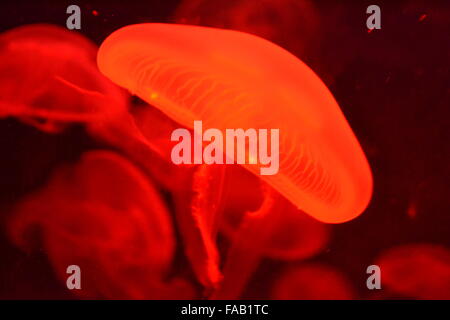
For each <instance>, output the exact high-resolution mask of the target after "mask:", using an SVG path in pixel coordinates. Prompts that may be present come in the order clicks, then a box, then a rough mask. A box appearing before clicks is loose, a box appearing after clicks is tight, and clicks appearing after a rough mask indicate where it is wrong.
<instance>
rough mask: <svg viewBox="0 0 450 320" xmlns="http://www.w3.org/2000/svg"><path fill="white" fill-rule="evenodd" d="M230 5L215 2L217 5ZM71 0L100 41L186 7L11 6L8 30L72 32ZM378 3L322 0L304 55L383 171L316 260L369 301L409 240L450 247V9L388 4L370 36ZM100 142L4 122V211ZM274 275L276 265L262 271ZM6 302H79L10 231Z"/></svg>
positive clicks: (3, 254)
mask: <svg viewBox="0 0 450 320" xmlns="http://www.w3.org/2000/svg"><path fill="white" fill-rule="evenodd" d="M224 1H225V0H224ZM224 1H215V2H217V10H220V8H221V3H223V2H224ZM257 2H258V1H255V7H257V6H258V4H257ZM71 4H77V5H79V6H80V7H81V11H82V18H81V19H82V22H81V31H80V32H81V33H83V34H84V35H86V36H88V37H89V38H90V39H92V40H93V41H95V42H96V43H97V44H100V42H101V41H102V40H103V39H104V38H106V36H107V35H108V34H110V33H111V32H112V31H114V30H116V29H118V28H120V27H122V26H125V25H128V24H134V23H141V22H167V21H171V18H170V17H171V16H172V14H173V12H174V10H175V8H176V7H177V5H178V1H175V0H169V1H150V0H149V1H136V0H128V1H40V2H31V1H29V2H17V1H14V2H4V1H2V2H1V4H0V31H5V30H8V29H10V28H13V27H16V26H20V25H24V24H30V23H41V22H46V23H54V24H58V25H61V26H65V23H66V19H67V17H68V15H67V14H66V13H65V12H66V8H67V6H68V5H71ZM370 4H374V1H316V6H317V12H318V14H319V15H320V17H321V25H320V32H321V38H320V39H321V41H320V42H319V43H318V44H316V48H315V51H314V52H312V53H311V52H308V53H305V54H304V55H302V54H298V55H299V56H300V58H301V59H302V60H304V61H305V62H306V63H307V64H308V65H309V66H310V67H311V68H312V69H313V70H315V71H316V72H317V73H318V74H319V75H320V76H321V77H322V78H323V79H324V81H325V83H326V84H327V86H328V87H329V88H330V90H331V92H332V93H333V94H334V96H335V97H336V99H337V101H338V102H339V104H340V106H341V108H342V110H343V112H344V114H345V115H346V117H347V119H348V121H349V123H350V125H351V126H352V128H353V129H354V131H355V134H356V136H357V137H358V139H359V141H360V143H361V145H362V146H363V149H364V150H365V152H366V154H367V157H368V159H369V162H370V164H371V168H372V171H373V175H374V194H373V198H372V201H371V204H370V205H369V207H368V209H367V210H366V212H364V213H363V214H362V215H361V216H360V217H359V218H357V219H355V220H354V221H351V222H348V223H345V224H342V225H337V226H334V227H333V235H332V239H331V241H330V245H329V248H328V249H327V250H326V251H325V252H324V253H322V254H321V255H319V256H318V257H316V258H315V260H317V261H324V262H329V263H331V264H333V265H335V266H337V267H338V268H339V269H341V270H342V271H344V272H345V274H346V275H347V276H348V277H349V278H350V279H351V280H352V282H353V285H354V286H355V287H356V289H357V290H358V292H359V294H360V296H361V297H370V296H368V294H367V289H366V288H365V280H366V278H367V275H366V273H365V269H366V267H367V266H368V265H370V264H373V263H374V259H375V258H376V257H377V256H378V254H380V252H382V251H383V250H384V249H386V248H390V247H393V246H395V245H398V244H404V243H438V244H443V245H446V246H450V184H449V182H448V178H449V177H450V164H449V163H450V161H449V160H450V148H449V139H450V120H449V116H450V110H449V106H450V72H449V58H450V27H449V21H450V14H449V12H450V3H449V2H448V1H447V2H444V1H376V4H377V5H379V6H380V7H381V12H382V29H381V30H374V31H372V32H367V28H366V26H365V21H366V18H367V15H366V14H365V11H366V8H367V6H368V5H370ZM93 10H96V12H97V13H98V14H97V15H94V14H93ZM423 15H425V16H423ZM275 19H276V17H275ZM300 26H302V24H301V23H300ZM303 26H304V27H305V28H303V29H301V30H300V29H299V30H293V34H295V33H296V32H298V35H299V36H298V38H299V41H301V40H302V35H304V34H305V33H307V32H308V28H307V26H305V25H303ZM24 146H27V147H26V148H25V147H24ZM90 147H93V142H91V141H90V140H89V138H88V137H86V136H85V135H84V133H83V132H82V130H80V129H77V128H74V129H72V130H70V131H69V132H67V133H64V134H63V135H62V136H50V135H46V134H44V133H41V132H38V131H37V130H35V129H33V128H29V127H26V126H24V125H21V124H19V123H17V122H15V121H13V120H9V119H3V120H0V155H1V159H0V165H1V168H0V180H1V183H0V200H1V206H0V208H1V210H2V212H0V214H2V215H3V214H4V212H5V211H6V210H7V208H8V206H9V205H10V204H12V203H14V201H16V200H17V199H19V198H20V196H21V195H23V194H25V193H26V192H29V191H30V190H33V189H34V188H36V187H37V186H39V185H40V184H41V183H43V181H45V177H46V176H47V174H48V172H49V171H50V169H51V168H52V167H53V166H54V165H55V164H57V163H59V162H62V161H68V160H70V159H73V158H75V157H76V156H77V155H78V154H79V153H80V152H81V151H82V150H84V149H86V148H90ZM271 270H272V269H271V267H270V266H269V265H268V266H263V267H262V268H261V270H260V272H261V273H270V272H271ZM254 286H255V288H259V285H258V283H256V284H254ZM255 291H258V290H256V289H255ZM0 298H70V296H69V294H68V293H67V291H66V290H65V289H64V288H62V287H61V284H59V282H58V281H57V280H56V279H55V278H54V275H53V274H52V273H51V268H50V267H49V266H48V262H47V261H46V259H45V257H44V255H43V254H42V253H41V254H39V253H37V254H24V253H22V252H20V251H19V250H18V249H16V248H14V247H12V246H11V245H10V244H9V243H8V242H7V240H6V239H5V238H4V236H3V235H2V236H0ZM256 298H258V296H256Z"/></svg>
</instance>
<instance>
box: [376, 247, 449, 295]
mask: <svg viewBox="0 0 450 320" xmlns="http://www.w3.org/2000/svg"><path fill="white" fill-rule="evenodd" d="M376 264H377V265H379V266H380V269H381V270H382V281H383V285H384V286H385V287H386V288H387V289H389V290H391V291H392V292H394V293H396V294H399V295H401V297H407V298H418V299H450V250H449V249H448V248H447V247H445V246H441V245H437V244H431V243H413V244H406V245H399V246H395V247H392V248H389V249H387V250H385V251H384V252H382V254H381V255H380V257H379V258H378V259H377V261H376Z"/></svg>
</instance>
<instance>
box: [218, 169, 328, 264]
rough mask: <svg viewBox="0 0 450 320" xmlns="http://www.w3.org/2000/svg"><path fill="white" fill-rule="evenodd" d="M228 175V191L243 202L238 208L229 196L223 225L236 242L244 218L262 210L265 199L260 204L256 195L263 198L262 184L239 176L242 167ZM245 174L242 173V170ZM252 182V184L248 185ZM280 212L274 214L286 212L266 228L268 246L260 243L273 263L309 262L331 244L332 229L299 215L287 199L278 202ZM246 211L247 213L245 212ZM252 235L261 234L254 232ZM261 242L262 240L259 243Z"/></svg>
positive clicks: (222, 221)
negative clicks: (239, 195)
mask: <svg viewBox="0 0 450 320" xmlns="http://www.w3.org/2000/svg"><path fill="white" fill-rule="evenodd" d="M232 169H233V173H234V175H233V174H232V173H230V171H231V170H228V171H227V174H228V188H229V189H231V190H233V191H234V193H235V194H237V193H239V194H241V196H242V197H243V198H244V197H245V200H244V199H242V200H241V201H240V203H239V204H238V205H239V206H240V208H239V207H238V205H235V204H233V201H236V200H235V199H233V197H234V198H236V197H237V196H236V195H230V191H228V192H227V193H228V197H227V198H226V199H225V203H226V205H225V211H226V214H223V215H222V216H221V217H222V220H221V221H220V230H221V231H222V233H223V234H224V235H225V236H226V237H227V238H229V239H231V240H232V239H234V238H235V237H236V235H237V233H238V230H239V227H240V225H241V224H242V222H243V221H245V215H246V214H248V213H249V212H251V211H256V210H257V209H258V207H259V206H261V202H262V199H259V201H258V202H256V200H249V199H252V198H253V199H256V198H257V197H258V196H257V195H255V194H256V193H259V194H262V192H261V190H260V189H261V187H263V186H261V185H260V182H259V181H258V180H257V178H256V177H254V176H251V177H248V176H245V175H244V174H243V173H241V174H239V173H238V172H237V171H239V169H240V167H236V168H232ZM240 170H243V169H240ZM250 179H253V180H254V181H253V182H247V183H246V182H245V181H246V180H250ZM277 206H280V209H278V210H272V211H271V214H272V212H280V211H282V212H284V213H283V214H278V213H277V214H273V217H271V219H270V224H269V225H267V228H268V229H269V230H268V236H267V238H266V240H267V241H266V242H264V243H260V244H259V247H260V249H261V250H260V251H261V255H262V256H264V257H269V258H272V259H279V260H288V261H289V260H297V259H306V258H310V257H312V256H314V255H315V254H317V253H319V252H320V251H321V250H322V249H324V248H325V246H326V245H327V243H328V240H329V233H330V226H329V225H327V224H324V223H321V222H319V221H317V220H315V219H313V218H311V217H310V216H308V215H306V214H305V213H303V212H301V211H299V210H298V209H297V208H295V207H294V206H293V205H292V204H291V203H289V202H288V201H287V200H286V199H283V198H279V199H277ZM243 208H244V209H243ZM249 233H250V234H256V235H257V234H258V233H259V231H258V230H257V229H256V230H253V231H250V232H249ZM258 241H259V240H258Z"/></svg>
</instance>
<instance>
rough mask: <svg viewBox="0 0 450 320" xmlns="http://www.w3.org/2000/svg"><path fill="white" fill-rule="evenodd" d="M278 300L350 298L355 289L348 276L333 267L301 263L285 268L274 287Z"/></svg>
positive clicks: (273, 293)
mask: <svg viewBox="0 0 450 320" xmlns="http://www.w3.org/2000/svg"><path fill="white" fill-rule="evenodd" d="M272 290H273V291H272V297H271V298H272V299H276V300H317V299H320V300H349V299H352V298H353V297H354V290H353V288H352V287H351V285H350V283H349V281H348V279H347V277H346V276H345V275H343V274H342V273H341V272H340V271H338V270H336V269H335V268H333V267H330V266H327V265H320V264H300V265H298V266H293V267H290V268H289V269H287V270H285V271H284V272H283V273H282V275H281V276H280V277H279V279H278V280H277V281H276V283H275V285H274V287H273V289H272Z"/></svg>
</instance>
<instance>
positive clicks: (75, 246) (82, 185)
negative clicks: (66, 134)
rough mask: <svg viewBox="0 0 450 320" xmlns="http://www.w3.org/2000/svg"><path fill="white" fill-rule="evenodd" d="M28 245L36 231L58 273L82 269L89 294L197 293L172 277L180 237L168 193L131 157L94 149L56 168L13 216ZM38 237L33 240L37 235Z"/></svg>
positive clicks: (17, 238) (22, 243)
mask: <svg viewBox="0 0 450 320" xmlns="http://www.w3.org/2000/svg"><path fill="white" fill-rule="evenodd" d="M8 226H9V228H8V234H9V235H10V238H11V240H12V241H13V243H15V244H17V245H18V246H19V247H21V248H23V249H24V250H32V249H33V245H34V246H36V243H38V242H37V241H36V237H38V239H41V245H40V246H42V247H44V248H45V252H46V254H47V255H48V258H49V260H50V262H51V264H52V265H53V267H54V269H55V272H56V274H57V276H58V277H59V278H60V279H61V280H62V281H64V282H65V281H66V279H67V277H68V275H67V274H66V268H67V267H68V266H69V265H72V264H75V265H78V266H79V267H80V268H81V272H82V288H81V290H76V293H77V294H80V295H81V296H82V297H84V298H111V299H119V298H120V299H161V298H168V297H172V298H177V297H180V298H181V297H182V298H192V297H194V296H195V290H194V288H193V286H192V284H191V283H190V282H189V281H188V280H187V279H184V278H182V277H175V276H173V275H171V268H172V267H171V266H172V263H173V259H174V254H175V236H174V230H173V225H172V221H171V217H170V214H169V212H168V209H167V208H166V205H165V203H164V202H163V201H162V199H161V196H160V195H159V194H158V192H157V191H156V190H155V189H154V187H153V185H152V184H151V183H150V182H149V180H148V179H147V178H146V177H145V175H144V174H143V173H142V172H141V171H140V170H139V169H138V168H136V167H135V166H134V165H133V164H132V163H131V162H129V161H128V160H126V159H125V158H123V157H122V156H120V155H118V154H116V153H114V152H111V151H100V150H94V151H89V152H87V153H85V154H83V155H82V158H81V160H80V162H78V163H76V164H73V165H66V166H65V167H61V168H58V169H56V171H55V173H54V174H53V175H52V177H51V178H50V180H49V182H48V184H47V185H46V186H45V187H44V188H43V189H41V190H39V191H36V192H35V193H33V194H30V195H29V196H27V197H26V198H25V199H24V200H23V201H21V202H20V203H19V204H18V205H17V206H16V208H14V210H13V213H12V214H11V215H10V218H9V222H8ZM32 240H33V241H32Z"/></svg>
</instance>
